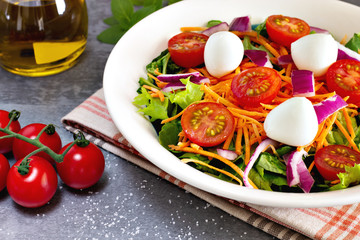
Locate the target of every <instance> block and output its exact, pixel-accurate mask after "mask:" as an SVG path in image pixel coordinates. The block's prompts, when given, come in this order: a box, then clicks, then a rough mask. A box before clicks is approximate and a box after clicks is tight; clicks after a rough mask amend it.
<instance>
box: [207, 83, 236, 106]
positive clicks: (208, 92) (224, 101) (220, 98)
mask: <svg viewBox="0 0 360 240" xmlns="http://www.w3.org/2000/svg"><path fill="white" fill-rule="evenodd" d="M201 89H202V90H203V91H204V92H206V93H207V94H210V95H211V96H212V97H213V98H215V99H217V100H218V101H219V102H220V103H222V104H224V105H225V106H227V107H237V106H236V105H235V104H233V103H231V102H230V101H228V100H227V99H225V98H222V97H220V96H219V95H218V94H216V93H215V92H214V91H213V90H211V88H210V87H208V86H205V85H204V84H202V85H201Z"/></svg>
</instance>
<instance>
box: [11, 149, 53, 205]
mask: <svg viewBox="0 0 360 240" xmlns="http://www.w3.org/2000/svg"><path fill="white" fill-rule="evenodd" d="M29 159H30V162H29V168H28V170H29V172H28V173H26V174H24V175H22V174H20V173H19V171H18V168H17V166H20V163H21V162H22V160H19V161H17V162H16V163H15V164H14V165H13V166H12V167H11V168H10V171H9V173H8V176H7V190H8V192H9V195H10V197H11V198H12V199H13V200H14V201H15V202H16V203H17V204H19V205H21V206H23V207H27V208H36V207H41V206H43V205H45V204H46V203H47V202H49V201H50V199H51V198H52V197H53V196H54V194H55V192H56V189H57V184H58V178H57V174H56V171H55V169H54V167H53V166H52V165H51V164H50V163H49V162H48V161H47V160H45V159H43V158H41V157H36V156H32V157H30V158H29Z"/></svg>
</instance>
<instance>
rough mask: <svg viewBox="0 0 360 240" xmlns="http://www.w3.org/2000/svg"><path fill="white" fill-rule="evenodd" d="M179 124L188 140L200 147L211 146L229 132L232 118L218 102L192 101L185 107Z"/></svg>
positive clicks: (231, 127)
mask: <svg viewBox="0 0 360 240" xmlns="http://www.w3.org/2000/svg"><path fill="white" fill-rule="evenodd" d="M181 126H182V128H183V130H184V132H185V134H186V136H187V137H188V138H189V139H190V141H192V142H193V143H196V144H197V145H199V146H202V147H212V146H216V145H218V144H220V143H222V142H223V141H225V139H226V138H227V137H228V136H229V135H230V134H231V132H232V130H233V127H234V118H233V116H232V114H231V113H230V111H229V110H228V109H227V108H226V107H224V106H223V105H222V104H220V103H215V102H201V103H194V104H192V105H190V106H188V107H187V108H186V109H185V111H184V113H183V115H182V117H181Z"/></svg>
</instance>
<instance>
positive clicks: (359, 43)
mask: <svg viewBox="0 0 360 240" xmlns="http://www.w3.org/2000/svg"><path fill="white" fill-rule="evenodd" d="M345 47H347V48H350V49H351V50H353V51H354V52H358V51H359V50H360V33H354V36H353V37H352V38H351V39H350V40H349V41H348V42H347V43H346V44H345Z"/></svg>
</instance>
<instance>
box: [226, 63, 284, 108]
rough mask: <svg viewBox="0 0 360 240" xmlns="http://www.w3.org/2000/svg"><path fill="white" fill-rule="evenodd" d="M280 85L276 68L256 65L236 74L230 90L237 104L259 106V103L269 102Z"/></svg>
mask: <svg viewBox="0 0 360 240" xmlns="http://www.w3.org/2000/svg"><path fill="white" fill-rule="evenodd" d="M280 86H281V78H280V75H279V74H278V72H277V71H276V70H274V69H272V68H267V67H256V68H250V69H248V70H245V71H242V72H241V73H239V74H238V75H236V76H235V77H234V79H233V80H232V83H231V90H232V92H233V94H234V97H235V99H236V100H237V101H238V103H239V105H241V106H243V107H259V106H260V103H270V102H271V101H272V100H273V99H274V98H275V97H276V95H277V94H278V92H279V90H280Z"/></svg>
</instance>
